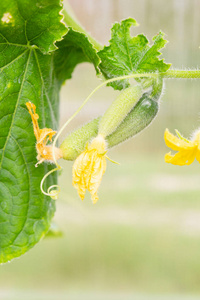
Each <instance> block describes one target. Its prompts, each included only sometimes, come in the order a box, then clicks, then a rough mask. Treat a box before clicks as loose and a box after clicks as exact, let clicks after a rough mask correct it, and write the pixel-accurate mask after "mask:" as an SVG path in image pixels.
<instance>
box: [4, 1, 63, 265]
mask: <svg viewBox="0 0 200 300" xmlns="http://www.w3.org/2000/svg"><path fill="white" fill-rule="evenodd" d="M50 2H51V3H52V1H50V0H45V1H38V2H37V3H40V4H41V3H42V5H43V6H42V8H41V9H44V8H45V5H47V6H49V5H50V4H51V3H50ZM53 2H54V4H55V3H56V2H57V8H58V7H59V8H60V9H61V7H60V5H59V1H53ZM6 4H7V6H6ZM16 4H17V5H18V6H21V8H23V10H24V12H25V11H26V10H28V8H29V5H30V1H24V2H23V1H7V0H6V1H4V2H3V3H1V4H0V14H1V15H3V16H2V17H1V25H0V82H1V85H0V90H1V94H0V263H3V262H6V261H9V260H11V259H13V258H14V257H17V256H20V255H22V254H23V253H25V252H26V251H28V250H29V249H30V248H31V247H33V246H34V245H35V244H36V243H37V242H38V241H39V240H40V239H41V238H42V237H43V236H44V234H45V233H46V232H47V231H48V229H49V226H50V223H51V219H52V217H53V214H54V211H55V203H54V200H52V199H51V198H50V197H47V196H45V195H43V194H42V193H41V190H40V181H41V179H42V177H43V176H44V174H46V173H47V172H48V170H50V169H52V166H50V165H46V164H43V165H39V166H38V168H35V164H36V162H37V160H36V156H37V154H36V149H35V143H36V140H35V136H34V133H33V126H32V122H31V117H30V115H29V113H28V110H27V108H26V106H25V103H26V102H27V101H31V102H33V103H34V104H35V105H36V107H37V113H38V114H39V116H40V119H39V125H40V128H43V127H50V128H53V129H56V128H57V124H58V92H59V84H58V80H57V78H56V76H55V72H54V67H53V53H52V54H51V55H44V54H42V51H43V52H45V53H46V52H47V51H52V50H53V49H54V47H55V46H54V44H55V42H56V41H57V40H59V39H60V38H61V36H62V34H63V33H64V32H66V30H65V31H63V24H61V23H60V14H59V12H58V10H56V11H57V13H56V14H57V19H56V20H57V28H59V26H60V24H61V30H60V32H58V35H56V36H54V40H53V39H52V34H50V37H49V39H47V45H45V46H44V47H43V44H44V43H43V39H41V41H40V42H41V43H40V44H39V43H38V44H37V47H35V46H34V47H33V46H32V45H31V42H30V41H28V42H27V40H26V38H27V34H25V28H26V26H25V23H26V20H25V19H23V18H22V19H20V18H19V17H18V12H19V11H17V10H16ZM33 4H36V2H35V1H34V3H33V2H32V1H31V5H33ZM12 5H13V6H12ZM18 8H19V7H18ZM59 11H60V10H59ZM8 12H9V13H10V14H12V18H13V20H14V21H15V23H12V22H11V21H10V20H12V18H11V19H10V20H9V18H8V15H7V18H8V19H7V20H6V16H5V13H8ZM15 12H16V18H15V19H14V13H15ZM2 18H3V22H2ZM22 20H23V22H24V23H23V22H22ZM14 21H13V22H14ZM49 21H50V19H49ZM54 21H55V20H54ZM23 24H24V26H23ZM33 25H34V24H33ZM8 29H9V31H10V35H9V34H8ZM58 31H59V30H58ZM36 32H37V30H36V31H35V34H36ZM23 34H24V35H23ZM17 36H18V37H19V41H18V42H17V39H16V37H17ZM45 47H46V48H45ZM37 48H39V49H40V50H41V51H40V50H37ZM56 182H57V178H56V175H52V176H50V177H49V178H48V179H47V180H46V182H45V186H44V189H47V187H48V186H50V185H52V184H56Z"/></svg>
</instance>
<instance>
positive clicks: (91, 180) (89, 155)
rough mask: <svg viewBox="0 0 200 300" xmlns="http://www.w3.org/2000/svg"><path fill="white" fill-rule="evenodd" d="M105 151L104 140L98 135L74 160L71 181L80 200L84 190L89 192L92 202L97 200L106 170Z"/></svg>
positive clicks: (82, 197)
mask: <svg viewBox="0 0 200 300" xmlns="http://www.w3.org/2000/svg"><path fill="white" fill-rule="evenodd" d="M102 153H104V154H102ZM105 153H106V151H105V140H104V139H103V138H102V137H101V136H100V137H99V136H98V137H97V138H95V139H94V140H93V141H92V142H91V144H90V145H89V146H87V147H86V150H85V151H83V152H82V153H81V154H80V155H79V156H78V157H77V159H76V160H75V162H74V165H73V171H72V173H73V181H72V183H73V185H74V187H75V188H76V189H77V191H78V194H79V196H80V198H81V199H82V200H83V199H84V196H85V191H86V190H88V191H89V192H90V194H91V198H92V201H93V203H96V202H97V200H98V196H97V191H98V188H99V186H100V183H101V180H102V177H103V174H104V173H105V170H106V158H105Z"/></svg>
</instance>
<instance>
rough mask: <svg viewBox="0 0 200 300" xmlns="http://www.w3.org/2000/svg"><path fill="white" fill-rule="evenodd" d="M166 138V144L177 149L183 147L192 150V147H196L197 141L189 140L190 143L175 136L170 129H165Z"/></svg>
mask: <svg viewBox="0 0 200 300" xmlns="http://www.w3.org/2000/svg"><path fill="white" fill-rule="evenodd" d="M164 139H165V143H166V145H167V146H168V147H169V148H171V149H172V150H175V151H179V150H181V149H188V150H190V149H192V148H194V147H196V144H195V142H192V141H189V143H188V142H186V141H184V140H181V139H179V138H178V137H176V136H174V135H173V134H172V133H170V132H169V130H168V129H166V130H165V135H164Z"/></svg>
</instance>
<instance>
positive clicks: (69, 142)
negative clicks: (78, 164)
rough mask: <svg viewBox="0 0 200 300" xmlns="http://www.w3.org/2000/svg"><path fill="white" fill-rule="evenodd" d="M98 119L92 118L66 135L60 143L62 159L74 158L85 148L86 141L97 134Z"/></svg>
mask: <svg viewBox="0 0 200 300" xmlns="http://www.w3.org/2000/svg"><path fill="white" fill-rule="evenodd" d="M99 119H100V118H97V119H94V120H92V121H91V122H89V123H87V124H85V125H83V126H82V127H80V128H78V129H77V130H75V131H73V132H72V133H71V134H69V135H68V136H67V137H66V139H65V140H64V141H63V143H62V144H61V145H60V149H61V150H62V153H63V158H64V159H66V160H75V159H76V158H77V157H78V155H79V154H80V153H81V152H82V151H84V150H85V145H86V144H87V142H89V141H90V140H91V139H92V138H94V137H96V136H97V134H98V124H99Z"/></svg>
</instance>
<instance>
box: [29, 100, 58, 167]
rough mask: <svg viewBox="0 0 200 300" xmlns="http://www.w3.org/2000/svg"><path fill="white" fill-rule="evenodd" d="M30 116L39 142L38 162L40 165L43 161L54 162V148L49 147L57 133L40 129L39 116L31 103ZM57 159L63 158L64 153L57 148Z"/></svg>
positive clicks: (48, 129)
mask: <svg viewBox="0 0 200 300" xmlns="http://www.w3.org/2000/svg"><path fill="white" fill-rule="evenodd" d="M26 106H27V108H28V111H29V114H30V115H31V118H32V122H33V130H34V134H35V137H36V140H37V143H36V150H37V154H38V155H37V160H38V163H37V164H36V166H37V165H38V164H41V163H42V162H43V161H45V160H47V161H53V147H52V146H51V145H47V142H48V141H50V142H51V141H52V137H53V136H54V135H55V134H56V131H54V130H52V129H51V128H43V129H40V128H39V125H38V119H39V116H38V114H36V106H35V105H34V104H33V103H31V102H30V101H29V102H27V103H26ZM55 157H56V159H59V158H61V157H62V151H61V150H60V149H59V148H56V147H55Z"/></svg>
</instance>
